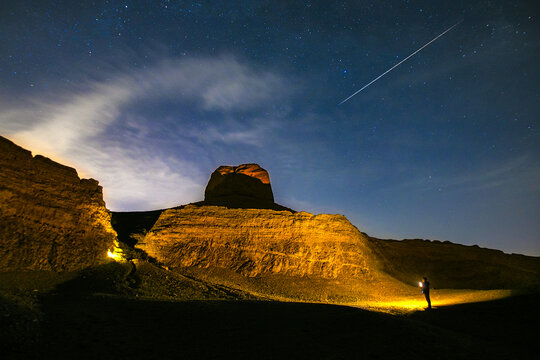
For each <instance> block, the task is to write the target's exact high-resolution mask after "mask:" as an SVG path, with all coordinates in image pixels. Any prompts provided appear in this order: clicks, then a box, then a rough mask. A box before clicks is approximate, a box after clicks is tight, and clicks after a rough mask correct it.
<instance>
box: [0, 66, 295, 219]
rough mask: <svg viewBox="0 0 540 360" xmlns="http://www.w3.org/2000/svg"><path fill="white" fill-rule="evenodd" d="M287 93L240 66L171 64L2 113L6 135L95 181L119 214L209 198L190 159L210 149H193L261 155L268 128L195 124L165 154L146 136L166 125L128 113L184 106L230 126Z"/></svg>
mask: <svg viewBox="0 0 540 360" xmlns="http://www.w3.org/2000/svg"><path fill="white" fill-rule="evenodd" d="M287 89H291V86H290V85H289V84H288V81H287V80H286V78H285V77H283V76H281V75H280V74H278V73H275V72H271V71H263V70H261V69H257V68H255V67H253V66H252V65H250V64H247V63H242V62H240V61H239V60H238V59H235V58H234V57H230V56H224V57H221V58H184V59H181V60H174V59H168V60H165V61H162V62H160V63H159V64H158V65H155V66H153V67H149V68H147V69H145V70H135V69H130V68H124V69H121V70H117V71H116V73H115V74H111V76H110V80H109V81H99V82H98V81H88V82H87V83H85V84H83V85H82V86H81V87H80V88H79V89H78V90H75V91H73V90H65V89H63V90H62V89H57V90H56V91H55V92H54V95H52V96H51V95H50V93H49V94H41V96H39V97H33V98H29V99H26V101H25V106H24V108H20V107H13V106H9V105H5V104H4V105H3V106H2V108H1V110H0V131H2V133H3V134H4V135H7V136H8V137H10V138H11V139H12V140H14V141H15V142H17V143H19V144H20V145H21V146H24V147H26V148H28V149H30V150H32V151H33V152H34V153H38V154H43V155H45V156H49V157H51V158H53V159H55V160H57V161H60V162H64V163H67V164H68V165H71V166H74V167H76V168H77V169H78V170H80V171H82V175H83V176H91V177H94V178H96V179H98V180H99V181H100V183H101V184H102V185H103V186H104V189H105V196H106V201H107V203H108V206H109V207H110V208H112V209H113V210H142V209H149V208H156V207H167V206H173V205H178V204H180V203H186V202H190V201H196V200H200V199H201V198H202V196H203V186H204V182H205V181H206V179H207V176H208V174H203V173H202V172H201V169H200V166H199V163H198V162H199V161H200V159H201V158H204V154H201V155H200V157H198V158H193V156H190V153H195V152H197V151H198V152H204V149H203V148H201V147H199V148H191V149H190V148H189V147H190V146H192V145H190V144H191V143H192V142H193V141H199V142H202V143H207V144H208V143H214V142H234V143H240V144H244V145H247V146H259V145H260V143H261V141H262V140H263V139H264V133H265V131H266V130H267V129H268V128H269V127H271V126H272V125H271V124H269V123H267V122H265V121H264V120H265V119H258V118H253V119H251V120H250V121H243V122H234V121H232V122H218V123H215V124H210V125H207V126H195V125H196V124H197V122H196V121H192V122H191V123H189V124H186V127H185V129H183V130H185V131H182V134H181V135H182V136H179V137H177V138H176V143H175V144H174V146H175V147H174V146H165V145H167V144H165V142H166V140H165V139H164V138H163V136H162V137H159V136H157V137H155V138H151V137H150V135H149V134H151V133H153V132H154V133H155V129H156V128H158V129H159V127H160V119H159V118H158V119H156V118H148V117H145V116H144V115H140V116H134V117H132V118H130V119H127V120H126V119H123V117H124V116H125V114H126V112H129V109H130V108H131V107H135V106H137V105H138V104H139V103H140V102H150V103H152V102H153V101H154V102H157V101H160V102H162V101H175V102H178V101H180V102H182V104H183V105H184V106H189V107H190V108H192V109H196V111H197V112H198V113H199V114H203V116H204V115H205V114H212V116H213V117H214V118H219V117H222V118H225V119H226V118H234V115H235V114H237V113H239V112H240V113H241V112H249V111H252V112H253V111H254V109H260V108H265V107H267V106H268V105H267V104H268V103H269V102H270V101H277V100H279V99H282V98H283V97H286V96H287V94H288V90H287ZM121 119H123V120H124V123H123V124H122V126H124V127H125V128H126V129H128V130H130V131H117V132H118V133H119V135H118V136H116V137H114V136H112V135H111V134H112V133H114V130H115V126H118V124H119V123H120V122H121ZM194 124H195V125H194ZM182 137H183V140H182ZM178 139H180V140H178ZM169 145H170V144H169ZM187 150H189V151H187ZM186 151H187V152H186Z"/></svg>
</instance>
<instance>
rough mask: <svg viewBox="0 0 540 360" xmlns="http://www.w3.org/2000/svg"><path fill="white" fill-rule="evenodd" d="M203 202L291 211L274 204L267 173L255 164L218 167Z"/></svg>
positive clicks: (206, 203)
mask: <svg viewBox="0 0 540 360" xmlns="http://www.w3.org/2000/svg"><path fill="white" fill-rule="evenodd" d="M203 203H204V205H217V206H226V207H230V208H244V209H245V208H253V209H274V210H290V209H287V208H285V207H283V206H281V205H278V204H275V203H274V194H273V193H272V186H271V185H270V176H269V175H268V172H267V171H266V170H265V169H263V168H262V167H260V166H259V165H258V164H242V165H239V166H220V167H219V168H217V169H216V170H215V171H214V172H213V173H212V175H211V176H210V180H209V181H208V185H207V186H206V190H205V192H204V202H203Z"/></svg>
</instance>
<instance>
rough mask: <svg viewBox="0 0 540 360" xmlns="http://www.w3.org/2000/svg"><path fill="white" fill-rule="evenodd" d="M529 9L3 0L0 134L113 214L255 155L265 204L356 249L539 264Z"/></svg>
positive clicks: (533, 23) (535, 74) (472, 4)
mask: <svg viewBox="0 0 540 360" xmlns="http://www.w3.org/2000/svg"><path fill="white" fill-rule="evenodd" d="M285 4H286V5H285ZM537 10H538V9H537V8H535V5H534V4H531V2H528V1H515V2H511V3H509V2H504V1H490V2H488V1H448V2H446V1H440V2H432V1H387V2H369V1H355V2H352V1H339V2H338V1H320V2H317V1H313V2H305V1H303V2H300V1H298V2H296V1H290V2H289V1H288V2H283V3H279V4H275V2H270V1H268V2H265V1H261V2H251V1H246V2H223V3H221V2H212V3H207V2H182V1H96V2H92V3H88V2H82V3H74V2H68V1H54V2H52V1H50V2H49V1H39V2H38V1H6V2H2V5H0V134H2V135H3V136H6V137H8V138H10V139H12V140H13V141H15V142H17V143H18V144H20V145H21V146H24V147H26V148H28V149H30V150H32V151H33V152H34V153H35V154H36V153H39V154H44V155H46V156H49V157H52V158H53V159H55V160H57V161H60V162H62V163H65V164H69V165H71V166H74V167H76V168H77V169H78V171H79V173H80V175H81V176H84V177H93V178H95V179H97V180H99V181H100V184H101V185H103V187H104V189H105V200H106V202H107V206H108V207H109V208H110V209H111V210H150V209H156V208H165V207H170V206H175V205H178V204H184V203H188V202H192V201H197V200H200V199H202V198H203V192H204V186H205V185H206V182H207V181H208V178H209V176H210V173H211V172H212V171H213V170H214V169H215V168H217V167H218V166H220V165H237V164H241V163H248V162H256V163H259V164H260V165H261V166H263V167H264V168H266V169H267V170H268V171H269V172H270V176H271V181H272V186H273V190H274V196H275V198H276V201H277V202H278V203H280V204H282V205H285V206H289V207H292V208H294V209H296V210H306V211H310V212H315V213H323V212H324V213H341V214H344V215H346V216H347V217H348V218H349V219H350V220H351V222H353V223H354V224H355V225H356V226H357V227H358V228H359V229H360V230H361V231H364V232H367V233H368V234H370V235H372V236H378V237H384V238H396V239H401V238H429V239H439V240H450V241H453V242H458V243H463V244H469V245H472V244H478V245H480V246H485V247H491V248H498V249H501V250H504V251H506V252H517V253H526V254H530V255H540V225H539V222H538V213H540V196H539V195H540V185H539V184H540V162H539V159H540V156H539V155H540V145H539V144H540V143H539V141H538V138H539V135H540V134H539V130H538V126H539V120H538V115H539V114H540V73H539V71H538V66H537V64H538V63H540V31H539V30H540V29H539V27H540V26H539V22H538V18H537V15H536V14H538V13H539V12H538V11H537ZM459 21H462V22H461V23H460V24H459V25H457V26H456V27H455V28H454V29H452V30H451V31H449V32H448V33H447V34H445V35H444V36H442V37H441V38H440V39H438V40H437V41H436V42H434V43H433V44H431V45H429V46H428V47H426V48H425V49H423V50H422V51H421V52H419V53H418V54H416V55H415V56H414V57H412V58H411V59H409V60H407V61H406V62H404V63H403V64H402V65H400V66H399V67H397V68H396V69H394V70H392V71H391V72H390V73H388V74H387V75H385V76H384V77H382V78H381V79H379V80H378V81H377V82H375V83H373V84H372V85H371V86H370V87H368V88H367V89H365V90H364V91H362V92H361V93H359V94H357V95H356V96H354V97H353V98H351V99H350V100H349V101H347V102H346V103H344V104H342V105H338V104H339V103H340V102H341V101H342V100H344V99H345V98H346V97H348V96H349V95H351V94H352V93H354V92H355V91H356V90H358V89H360V88H361V87H362V86H364V85H365V84H367V83H369V82H370V81H371V80H372V79H374V78H375V77H377V76H378V75H380V74H381V73H383V72H384V71H386V70H387V69H389V68H390V67H392V66H393V65H394V64H396V63H398V62H399V61H400V60H402V59H404V58H405V57H406V56H408V55H409V54H411V53H412V52H413V51H415V50H417V49H418V48H419V47H421V46H422V45H423V44H425V43H427V42H428V41H429V40H431V39H433V38H434V37H435V36H437V35H439V34H440V33H442V32H443V31H444V30H446V29H448V28H449V27H450V26H452V25H454V24H456V23H457V22H459Z"/></svg>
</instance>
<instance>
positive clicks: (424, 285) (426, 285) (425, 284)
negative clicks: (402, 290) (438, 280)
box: [419, 277, 431, 309]
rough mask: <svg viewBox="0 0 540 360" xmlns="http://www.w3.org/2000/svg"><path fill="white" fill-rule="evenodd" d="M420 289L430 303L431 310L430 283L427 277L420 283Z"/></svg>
mask: <svg viewBox="0 0 540 360" xmlns="http://www.w3.org/2000/svg"><path fill="white" fill-rule="evenodd" d="M419 285H420V287H421V288H422V294H424V296H425V297H426V301H427V303H428V307H427V308H428V309H431V299H430V298H429V281H428V279H427V278H426V277H424V280H423V281H421V282H420V283H419Z"/></svg>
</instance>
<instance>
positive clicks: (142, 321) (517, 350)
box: [2, 296, 540, 359]
mask: <svg viewBox="0 0 540 360" xmlns="http://www.w3.org/2000/svg"><path fill="white" fill-rule="evenodd" d="M536 306H537V297H534V296H525V297H519V298H512V299H507V300H502V301H496V302H492V303H481V304H468V305H461V306H454V307H449V308H440V309H436V310H432V311H431V312H419V313H414V314H412V315H409V316H393V315H387V314H381V313H375V312H369V311H366V310H361V309H356V308H349V307H342V306H332V305H319V304H299V303H279V302H259V301H186V302H158V301H143V300H130V299H122V298H114V297H107V296H94V297H89V298H62V297H48V298H46V299H43V303H42V307H43V308H42V309H43V313H44V317H43V318H42V319H41V320H39V325H38V326H35V327H32V323H33V321H32V323H31V324H30V325H29V326H28V327H27V328H26V329H18V330H19V331H26V334H21V337H20V338H17V337H15V338H13V337H12V338H11V339H9V338H8V339H4V340H9V341H8V342H4V343H3V344H2V347H3V349H2V354H4V356H2V358H4V359H17V358H19V359H53V358H55V359H308V358H311V359H419V358H432V359H473V358H489V359H518V358H523V359H529V358H535V355H538V353H539V350H540V349H539V346H538V339H539V338H540V337H539V335H540V332H539V327H538V325H539V321H538V319H539V317H538V310H537V309H536ZM4 325H6V324H5V321H4ZM3 330H5V329H3ZM8 330H9V329H8ZM29 335H30V336H29ZM6 355H7V356H6Z"/></svg>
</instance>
